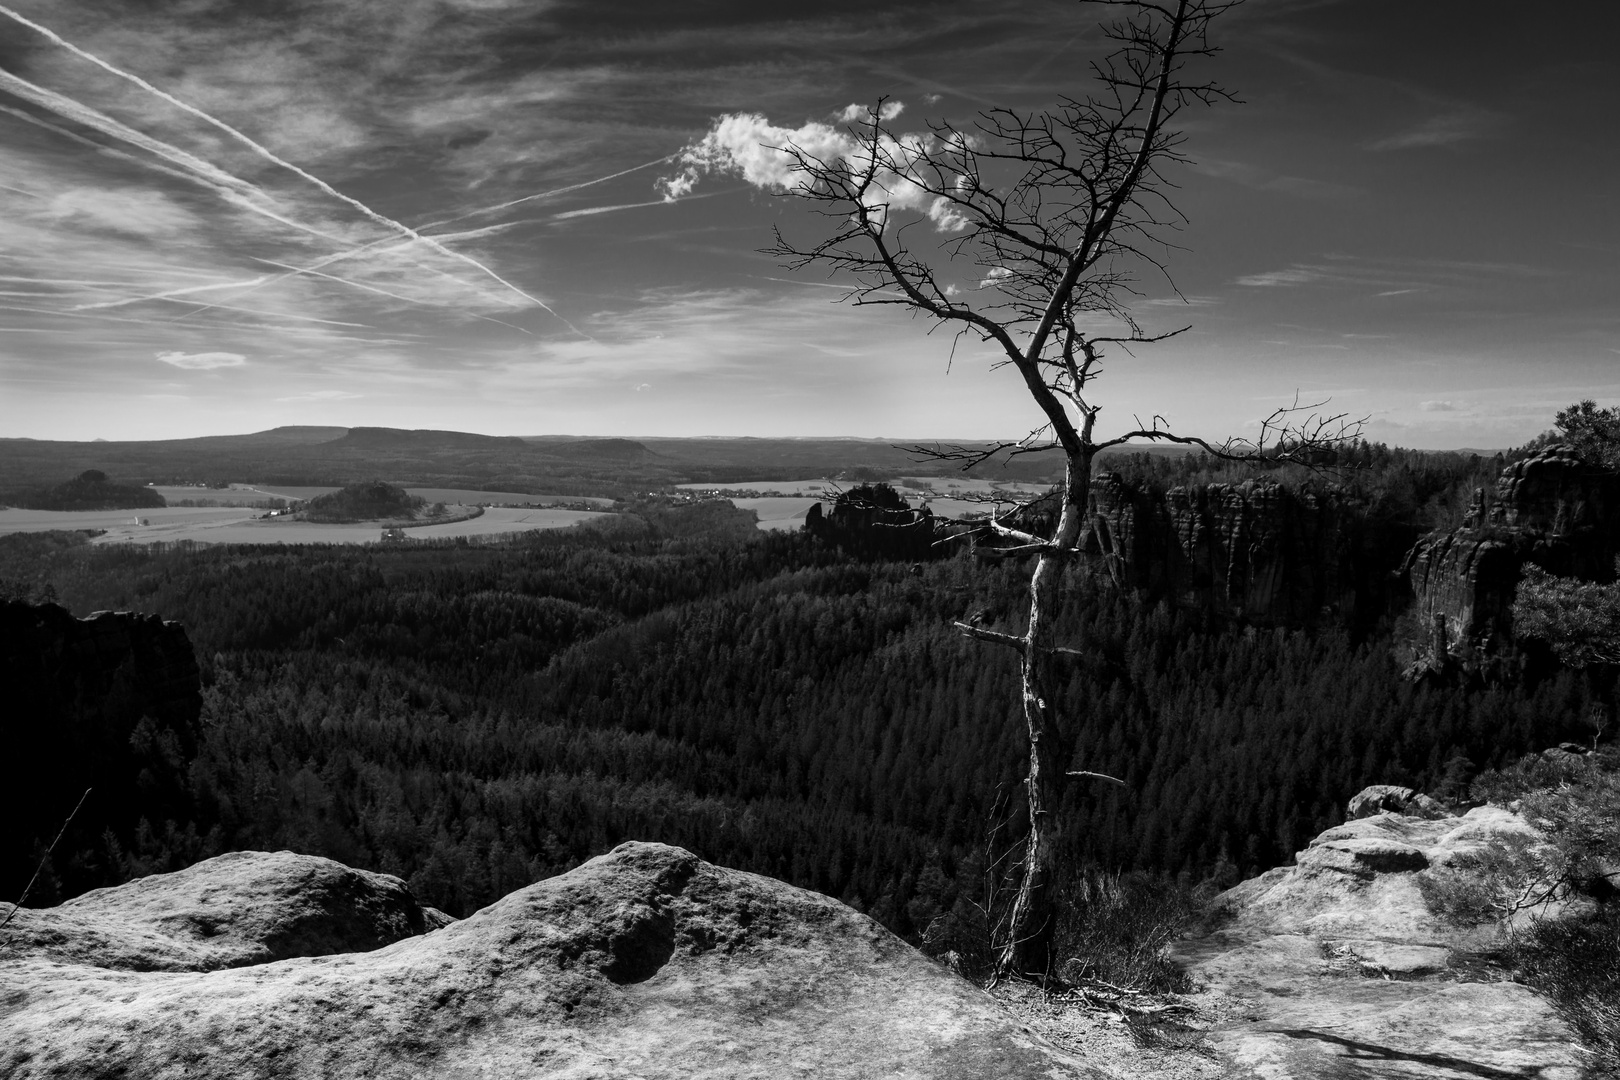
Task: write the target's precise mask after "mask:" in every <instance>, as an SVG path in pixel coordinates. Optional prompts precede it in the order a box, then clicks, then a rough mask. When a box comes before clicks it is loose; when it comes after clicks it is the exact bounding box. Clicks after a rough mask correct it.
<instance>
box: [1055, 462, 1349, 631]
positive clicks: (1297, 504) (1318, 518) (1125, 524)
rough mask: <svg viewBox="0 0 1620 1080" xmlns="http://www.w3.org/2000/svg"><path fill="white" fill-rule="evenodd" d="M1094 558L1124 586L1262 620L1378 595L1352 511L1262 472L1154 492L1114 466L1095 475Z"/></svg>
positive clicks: (1307, 616)
mask: <svg viewBox="0 0 1620 1080" xmlns="http://www.w3.org/2000/svg"><path fill="white" fill-rule="evenodd" d="M1091 511H1092V513H1093V515H1094V518H1093V520H1094V521H1096V522H1097V523H1098V525H1097V529H1096V531H1095V532H1094V533H1093V534H1092V535H1091V536H1090V537H1089V540H1088V545H1089V546H1088V552H1087V554H1088V557H1089V559H1090V561H1091V562H1092V564H1093V565H1094V566H1096V567H1099V568H1100V569H1101V570H1102V571H1103V572H1107V573H1109V574H1111V575H1113V576H1114V578H1115V580H1117V581H1118V582H1120V583H1121V584H1126V585H1130V586H1132V587H1134V588H1140V589H1147V590H1149V591H1151V592H1157V593H1162V594H1166V595H1169V596H1172V597H1174V598H1175V599H1176V601H1177V602H1178V603H1182V604H1186V605H1188V606H1193V607H1199V608H1203V609H1205V610H1209V611H1213V612H1216V613H1218V614H1221V615H1225V616H1230V617H1239V618H1243V619H1246V620H1248V621H1250V622H1256V623H1262V624H1266V625H1302V624H1307V623H1315V622H1319V621H1322V620H1323V619H1324V618H1325V619H1326V620H1328V621H1344V620H1348V619H1350V618H1351V617H1352V616H1353V615H1354V614H1355V611H1356V608H1357V605H1358V603H1366V602H1368V601H1374V602H1376V600H1377V598H1376V597H1374V596H1373V595H1372V593H1373V592H1375V591H1376V588H1375V586H1376V585H1377V584H1379V583H1376V582H1374V581H1373V580H1372V579H1373V578H1376V577H1377V576H1378V575H1376V574H1374V573H1372V572H1371V570H1370V567H1369V566H1368V565H1366V564H1367V563H1369V562H1370V561H1371V560H1370V559H1369V558H1368V557H1367V553H1366V552H1364V551H1363V547H1364V544H1363V539H1364V538H1363V532H1364V522H1363V520H1362V516H1361V514H1360V513H1359V511H1358V510H1357V509H1356V508H1355V507H1353V506H1351V505H1349V504H1348V503H1347V502H1346V501H1345V500H1344V499H1342V498H1340V497H1339V496H1338V495H1336V494H1334V493H1332V492H1329V493H1326V494H1318V493H1315V492H1295V491H1290V490H1288V489H1286V488H1283V487H1281V486H1279V485H1277V484H1275V483H1273V482H1270V481H1265V480H1250V481H1246V482H1244V483H1242V484H1235V485H1233V484H1211V485H1208V486H1206V487H1198V488H1186V487H1176V488H1172V489H1170V490H1169V491H1168V492H1166V493H1164V495H1162V496H1159V495H1156V494H1154V493H1153V492H1151V491H1147V490H1144V489H1141V488H1138V487H1135V486H1133V485H1131V484H1129V483H1127V482H1126V481H1125V480H1123V479H1122V478H1120V477H1119V476H1118V475H1116V474H1113V473H1102V474H1099V475H1098V476H1097V477H1096V478H1095V479H1093V481H1092V486H1091Z"/></svg>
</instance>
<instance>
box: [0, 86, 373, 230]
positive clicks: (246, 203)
mask: <svg viewBox="0 0 1620 1080" xmlns="http://www.w3.org/2000/svg"><path fill="white" fill-rule="evenodd" d="M0 89H5V90H7V91H9V92H10V93H12V94H14V95H15V96H17V97H20V98H22V99H23V100H24V101H30V102H32V103H34V104H35V105H38V106H39V107H40V108H42V109H47V110H49V111H50V112H52V113H55V114H56V115H57V116H62V117H65V118H66V119H69V120H73V121H75V122H77V123H80V124H83V125H85V126H86V127H88V128H93V129H95V130H96V131H99V132H101V133H102V134H103V135H108V136H110V137H112V138H115V139H119V140H122V141H123V142H125V143H128V144H129V145H131V146H138V147H140V148H141V149H142V150H145V151H147V152H148V153H150V154H153V155H155V156H157V157H160V158H163V159H164V160H165V161H168V162H170V163H171V164H174V165H178V166H180V168H179V169H168V168H165V167H163V166H162V165H157V164H155V163H153V162H148V161H144V160H142V159H140V158H137V157H134V156H133V155H130V154H125V153H123V152H122V151H119V150H115V149H113V148H112V147H110V146H102V145H101V144H100V143H98V142H95V141H93V140H91V139H86V138H85V137H84V136H83V135H80V134H78V133H77V132H74V131H69V130H68V129H66V128H63V127H58V126H57V125H55V124H52V123H49V122H47V121H45V120H41V119H40V118H39V117H37V116H30V115H29V114H28V113H25V112H23V111H22V110H21V109H13V108H11V107H9V106H6V105H0V112H4V113H6V114H8V115H10V116H15V117H17V118H18V119H21V120H25V121H27V122H28V123H30V124H33V125H35V126H36V127H41V128H44V129H46V130H47V131H52V132H55V133H56V134H58V135H61V136H63V137H64V138H68V139H71V140H73V141H74V142H77V143H81V144H83V145H85V146H89V147H90V148H92V149H94V150H95V151H97V152H98V153H102V154H109V155H111V156H113V157H118V158H123V159H124V160H127V161H134V162H138V163H139V164H141V165H143V166H145V167H147V168H151V169H156V170H157V171H158V172H161V173H164V174H165V175H168V176H175V177H179V178H180V179H183V180H189V181H191V182H192V183H196V184H200V185H201V186H203V187H206V188H208V189H209V190H210V191H212V192H214V194H216V195H218V196H219V197H220V198H222V199H224V200H225V201H226V202H229V203H231V204H232V205H233V206H239V207H241V208H242V209H244V210H247V211H250V212H251V213H255V214H259V215H261V216H263V217H267V218H269V219H270V220H271V221H275V222H278V223H280V224H282V225H286V226H288V227H289V228H292V229H296V230H297V231H299V232H306V233H309V234H310V235H311V236H318V237H320V238H321V239H322V240H326V241H329V242H331V243H343V242H344V240H343V238H342V237H338V236H333V235H332V234H331V233H327V232H323V231H321V230H320V229H317V228H315V227H314V226H312V225H305V224H304V223H302V222H299V221H294V220H292V219H291V218H288V217H284V216H282V215H281V214H278V213H276V212H275V211H274V210H270V209H268V208H266V207H264V206H261V205H259V204H258V203H256V202H254V201H253V198H252V196H259V197H261V198H266V199H268V196H267V195H265V193H264V192H263V191H261V190H260V189H258V188H256V187H254V186H253V185H252V184H250V183H248V182H247V181H246V180H242V179H241V178H239V177H236V176H232V175H231V174H230V173H228V172H226V171H225V170H223V169H221V168H219V167H218V166H215V165H213V164H211V163H209V162H207V161H204V160H203V159H201V158H199V157H196V156H194V155H192V154H188V153H187V152H186V151H184V150H181V149H180V148H179V147H177V146H171V145H169V144H168V143H166V142H162V141H160V140H158V139H154V138H152V137H150V136H148V135H145V134H142V133H141V132H139V131H136V130H135V129H134V128H132V127H127V126H125V125H124V124H121V123H119V122H118V121H117V120H114V119H113V118H112V117H110V116H107V115H105V114H104V113H100V112H97V111H96V110H95V109H92V108H90V107H89V106H88V105H84V104H81V103H80V102H77V101H74V100H73V99H72V98H70V97H66V96H64V95H62V94H58V93H56V91H54V90H46V89H45V88H44V87H42V86H35V85H34V84H33V83H31V82H29V81H28V80H26V79H21V78H18V77H17V76H16V75H13V74H12V73H11V72H9V71H6V70H4V69H0Z"/></svg>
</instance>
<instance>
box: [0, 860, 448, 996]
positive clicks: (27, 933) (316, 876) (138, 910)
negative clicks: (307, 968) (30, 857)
mask: <svg viewBox="0 0 1620 1080" xmlns="http://www.w3.org/2000/svg"><path fill="white" fill-rule="evenodd" d="M450 921H453V920H451V919H450V918H449V916H447V915H445V914H443V913H442V912H439V911H435V910H434V909H433V908H424V907H423V906H421V905H420V904H418V903H417V902H416V900H415V899H414V898H413V897H412V896H411V893H410V890H409V889H407V888H406V886H405V883H404V882H403V881H401V880H400V879H399V878H397V877H393V876H391V875H388V874H373V873H369V872H367V871H365V870H355V869H352V868H350V867H347V866H344V865H343V864H342V863H339V862H333V861H332V860H331V859H322V858H318V857H316V856H313V855H295V854H294V853H292V852H290V851H279V852H274V853H271V852H261V851H238V852H232V853H230V854H227V855H219V856H216V857H215V858H212V859H208V860H206V861H204V862H200V863H198V864H196V865H195V866H192V867H188V868H187V869H185V870H181V871H179V872H178V873H174V874H154V875H153V876H151V877H146V878H139V879H137V880H135V881H132V882H130V883H129V884H127V885H121V886H119V887H118V888H115V889H97V890H95V891H93V892H88V893H85V894H84V895H83V896H79V897H75V898H74V899H72V900H69V901H67V902H65V903H63V904H61V905H60V906H58V907H54V908H42V909H29V908H23V909H21V910H19V911H18V912H17V913H16V916H15V917H14V918H13V919H12V921H11V923H10V924H9V925H7V927H6V930H5V933H6V934H7V935H14V936H15V939H16V940H15V941H14V942H13V943H12V944H11V945H10V946H9V948H10V949H12V950H16V951H18V952H20V953H26V954H28V955H31V956H35V957H39V958H48V959H51V960H54V961H57V962H59V963H62V964H74V965H88V966H91V967H97V968H108V969H115V970H123V971H213V970H215V969H218V968H228V967H246V966H249V965H252V964H265V963H269V962H271V961H274V960H285V959H287V958H289V957H294V956H327V955H330V954H333V953H345V952H367V951H370V950H372V949H377V948H381V947H382V946H384V945H390V944H393V943H394V942H396V941H400V940H402V939H404V938H407V937H411V936H412V935H415V934H422V933H425V932H426V931H428V930H429V929H434V928H437V927H439V926H443V925H445V924H446V923H448V922H450Z"/></svg>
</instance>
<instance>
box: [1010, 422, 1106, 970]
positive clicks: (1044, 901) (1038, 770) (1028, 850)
mask: <svg viewBox="0 0 1620 1080" xmlns="http://www.w3.org/2000/svg"><path fill="white" fill-rule="evenodd" d="M1090 489H1091V448H1090V446H1089V445H1086V446H1084V447H1083V448H1082V449H1081V450H1080V452H1078V453H1072V454H1070V455H1069V456H1068V461H1067V462H1066V469H1065V475H1064V478H1063V499H1062V503H1061V509H1060V511H1059V515H1058V524H1057V528H1056V529H1054V530H1053V533H1052V537H1051V543H1052V545H1053V550H1048V551H1044V552H1042V553H1041V555H1040V556H1039V559H1038V561H1037V562H1036V564H1035V573H1034V574H1033V575H1031V577H1030V581H1029V626H1028V629H1027V630H1026V631H1025V633H1024V644H1023V652H1022V655H1021V657H1020V663H1019V668H1020V674H1021V677H1022V682H1023V686H1022V690H1023V706H1024V727H1025V730H1026V732H1027V734H1028V736H1029V775H1028V776H1027V777H1026V778H1025V780H1024V784H1025V788H1026V789H1027V794H1028V797H1029V837H1028V840H1027V841H1026V842H1025V847H1024V857H1023V860H1022V861H1021V863H1020V866H1021V868H1022V871H1023V872H1022V874H1021V875H1020V877H1019V880H1018V891H1017V893H1016V895H1015V896H1014V897H1013V906H1012V911H1011V912H1010V914H1009V916H1008V929H1007V940H1006V942H1005V943H1003V945H1002V948H1001V954H1000V956H999V957H998V958H997V961H996V973H997V974H998V975H1012V974H1019V973H1023V972H1026V971H1028V970H1030V966H1031V962H1032V961H1038V960H1039V959H1040V957H1041V954H1042V953H1043V952H1044V951H1045V947H1046V944H1047V942H1048V941H1049V939H1050V937H1051V930H1052V918H1051V916H1052V912H1051V902H1050V898H1049V895H1048V893H1049V888H1048V886H1049V885H1050V884H1051V879H1052V863H1053V859H1054V857H1055V855H1056V851H1057V847H1056V842H1057V838H1058V834H1059V831H1060V830H1059V825H1058V821H1057V808H1058V803H1059V800H1060V799H1061V798H1062V795H1063V787H1064V783H1065V781H1066V780H1067V777H1066V776H1065V774H1064V770H1065V767H1066V765H1067V762H1066V761H1065V760H1064V755H1065V751H1066V745H1065V740H1064V739H1063V735H1062V732H1061V730H1060V728H1059V726H1058V722H1057V710H1056V703H1055V702H1054V701H1053V698H1052V693H1051V691H1052V680H1051V677H1050V668H1051V661H1052V645H1053V642H1052V625H1051V624H1052V620H1053V618H1054V617H1055V615H1056V613H1057V601H1058V595H1059V590H1060V587H1061V585H1062V577H1063V570H1064V566H1065V563H1066V562H1068V561H1069V560H1071V559H1073V558H1074V552H1075V550H1076V549H1077V548H1078V547H1079V542H1080V535H1081V532H1082V529H1083V526H1084V524H1085V519H1086V512H1087V506H1086V503H1087V499H1088V496H1089V494H1090Z"/></svg>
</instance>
